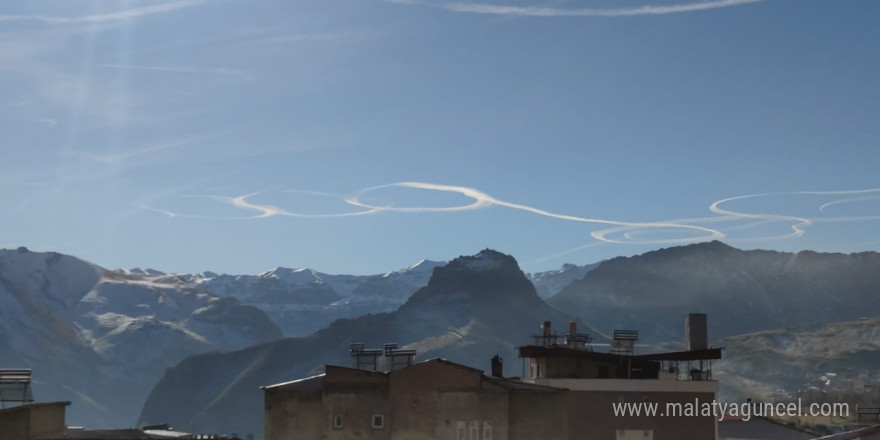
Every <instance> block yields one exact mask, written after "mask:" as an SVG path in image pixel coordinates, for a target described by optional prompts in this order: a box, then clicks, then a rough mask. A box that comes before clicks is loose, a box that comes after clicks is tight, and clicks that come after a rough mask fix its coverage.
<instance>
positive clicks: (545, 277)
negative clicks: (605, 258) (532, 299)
mask: <svg viewBox="0 0 880 440" xmlns="http://www.w3.org/2000/svg"><path fill="white" fill-rule="evenodd" d="M600 264H601V263H593V264H586V265H583V266H578V265H576V264H570V263H566V264H563V265H562V267H561V268H559V269H556V270H548V271H546V272H536V273H527V274H526V277H528V278H529V280H531V282H532V284H534V285H535V290H537V291H538V296H540V297H541V298H549V297H551V296H553V295H556V294H557V293H559V292H561V291H562V289H564V288H565V287H566V286H568V285H569V284H571V283H572V282H574V281H576V280H579V279H581V278H583V277H584V276H585V275H586V274H587V272H589V271H591V270H593V269H595V268H597V267H599V265H600Z"/></svg>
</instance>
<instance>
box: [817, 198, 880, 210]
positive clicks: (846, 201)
mask: <svg viewBox="0 0 880 440" xmlns="http://www.w3.org/2000/svg"><path fill="white" fill-rule="evenodd" d="M868 200H880V196H862V197H850V198H848V199H840V200H835V201H833V202H828V203H826V204H824V205H822V206H820V207H819V211H820V212H822V211H825V208H827V207H829V206H834V205H840V204H843V203H852V202H864V201H868Z"/></svg>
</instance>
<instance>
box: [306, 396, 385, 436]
mask: <svg viewBox="0 0 880 440" xmlns="http://www.w3.org/2000/svg"><path fill="white" fill-rule="evenodd" d="M322 410H323V419H322V422H321V424H322V425H323V426H325V427H326V428H325V430H324V437H321V438H325V439H328V440H345V439H364V440H390V439H391V428H392V426H393V423H394V420H393V418H392V417H391V415H390V412H391V411H390V403H389V401H388V390H387V389H386V388H385V387H382V388H379V389H364V390H359V391H354V392H340V391H325V392H324V396H323V401H322ZM374 415H381V416H382V418H383V426H382V427H381V428H373V416H374ZM335 416H341V417H342V427H340V428H335V427H334V426H333V419H334V417H335Z"/></svg>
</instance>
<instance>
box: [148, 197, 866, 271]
mask: <svg viewBox="0 0 880 440" xmlns="http://www.w3.org/2000/svg"><path fill="white" fill-rule="evenodd" d="M388 188H410V189H417V190H426V191H439V192H445V193H453V194H459V195H462V196H464V197H466V198H467V199H469V201H468V202H466V203H463V204H460V205H455V206H406V207H398V206H393V205H390V204H388V205H377V204H372V203H368V202H365V201H364V200H363V199H364V197H365V196H366V195H367V194H369V193H370V192H373V191H377V190H381V189H388ZM263 192H265V191H260V192H255V193H250V194H245V195H241V196H237V197H228V196H192V197H207V198H211V199H215V200H219V201H222V202H224V203H227V204H230V205H232V206H234V207H236V208H238V209H241V210H244V211H251V212H254V213H256V214H255V215H252V216H248V217H210V218H226V219H256V218H268V217H275V216H285V217H298V218H336V217H353V216H360V215H370V214H377V213H381V212H399V213H439V212H461V211H471V210H477V209H483V208H489V207H493V206H497V207H504V208H509V209H515V210H518V211H525V212H529V213H532V214H536V215H540V216H543V217H549V218H554V219H559V220H565V221H574V222H580V223H591V224H598V225H606V226H610V227H609V228H606V229H602V230H598V231H594V232H592V233H590V235H591V236H592V237H593V238H594V239H596V240H598V243H592V244H588V245H585V246H579V247H576V248H573V249H570V250H568V251H563V252H561V253H559V254H554V255H551V256H547V257H542V258H541V259H540V260H544V259H548V258H553V257H555V256H557V255H561V254H564V253H568V252H573V251H576V250H580V249H585V248H587V247H590V246H593V245H597V244H599V243H619V244H671V243H691V242H699V241H707V240H718V239H725V238H727V235H726V234H725V233H724V232H721V231H720V230H718V229H713V228H709V227H706V226H703V225H705V224H712V223H726V222H734V221H747V223H745V224H741V225H737V226H732V227H728V228H726V229H725V230H726V231H733V230H745V229H750V228H754V227H757V226H761V225H765V224H769V223H779V222H782V223H791V226H790V229H791V232H789V233H787V234H781V235H773V236H762V237H745V238H735V239H733V240H734V241H769V240H784V239H793V238H797V237H801V236H803V235H804V234H806V231H807V228H808V227H809V226H811V225H813V224H815V223H820V222H827V223H832V222H855V221H876V220H880V216H860V217H856V216H850V217H818V218H806V217H799V216H794V215H785V214H768V213H755V212H741V211H734V210H732V209H727V208H722V205H725V204H729V203H732V202H736V201H744V200H748V199H754V198H763V197H784V196H793V195H811V196H829V195H836V196H852V195H859V197H851V198H845V199H841V200H838V201H836V203H849V202H856V201H865V200H876V199H880V195H878V196H875V195H870V194H877V193H880V188H875V189H867V190H852V191H797V192H776V193H759V194H748V195H743V196H736V197H728V198H725V199H721V200H718V201H716V202H713V203H712V204H711V205H709V211H710V212H712V213H713V214H715V215H714V216H710V217H695V218H682V219H675V220H665V221H656V222H627V221H619V220H607V219H601V218H591V217H582V216H576V215H570V214H560V213H555V212H551V211H547V210H544V209H540V208H536V207H533V206H528V205H522V204H519V203H513V202H508V201H504V200H500V199H497V198H495V197H493V196H491V195H489V194H487V193H485V192H483V191H480V190H478V189H476V188H471V187H466V186H457V185H441V184H436V183H425V182H397V183H390V184H385V185H378V186H372V187H368V188H364V189H361V190H360V191H357V192H356V193H355V194H354V195H352V196H349V197H342V196H340V195H337V194H331V193H324V192H316V191H301V190H288V191H287V192H295V193H301V194H310V195H317V196H323V197H339V198H342V199H343V201H344V202H345V203H347V204H349V205H351V206H354V207H357V208H360V209H361V210H360V211H355V212H345V213H336V214H302V213H297V212H292V211H289V210H287V209H285V208H281V207H278V206H275V205H270V204H258V203H254V202H251V201H250V200H249V199H250V198H251V197H253V196H255V195H257V194H260V193H263ZM866 194H868V195H866ZM831 203H835V202H831ZM827 205H829V203H826V204H825V205H823V206H827ZM150 208H151V209H153V208H152V207H150ZM154 210H157V211H159V212H163V213H165V214H173V215H174V216H178V217H199V218H208V217H204V216H198V215H186V214H180V213H171V212H170V211H164V210H158V209H154ZM658 229H659V230H684V231H687V232H691V233H694V232H696V233H697V234H696V235H695V236H692V237H684V238H669V239H643V238H641V236H642V235H644V234H645V233H648V232H649V231H656V230H658ZM540 260H539V261H540Z"/></svg>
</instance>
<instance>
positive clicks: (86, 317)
mask: <svg viewBox="0 0 880 440" xmlns="http://www.w3.org/2000/svg"><path fill="white" fill-rule="evenodd" d="M281 336H282V335H281V331H280V330H279V329H278V328H277V327H276V326H275V325H274V324H272V322H271V321H270V320H269V319H268V318H267V317H266V315H265V314H263V312H261V311H260V310H259V309H257V308H255V307H253V306H248V305H245V304H242V303H241V302H239V301H238V300H236V299H234V298H230V297H219V296H216V295H212V294H210V293H206V292H204V291H201V290H199V289H195V288H193V286H191V285H188V284H185V283H176V282H172V281H171V280H169V281H165V282H158V281H156V280H154V279H151V278H150V277H145V276H141V275H136V274H122V273H119V272H114V271H110V270H106V269H104V268H102V267H100V266H97V265H94V264H91V263H88V262H86V261H83V260H80V259H78V258H75V257H71V256H67V255H62V254H58V253H55V252H47V253H43V252H31V251H29V250H27V249H26V248H18V249H17V250H0V362H2V364H0V367H2V368H22V367H24V368H31V369H33V376H34V386H33V390H34V395H35V397H36V398H37V399H39V400H67V401H71V402H72V405H71V407H70V409H69V420H72V421H75V423H77V424H86V425H90V426H131V425H132V424H133V423H134V422H135V420H134V419H135V415H136V414H137V412H138V410H139V409H140V406H141V404H142V402H143V401H144V399H145V398H146V396H147V394H148V393H149V391H150V389H151V388H152V387H153V385H154V384H155V383H156V381H157V380H158V379H159V378H160V377H161V376H162V374H163V373H164V372H165V369H167V368H168V367H171V366H174V365H175V364H177V363H178V362H180V361H181V360H183V359H184V358H186V357H187V356H190V355H193V354H196V353H204V352H209V351H228V350H233V349H240V348H244V347H247V346H251V345H254V344H259V343H262V342H268V341H272V340H276V339H278V338H280V337H281Z"/></svg>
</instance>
